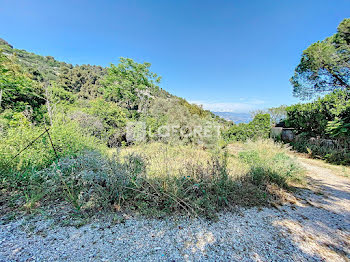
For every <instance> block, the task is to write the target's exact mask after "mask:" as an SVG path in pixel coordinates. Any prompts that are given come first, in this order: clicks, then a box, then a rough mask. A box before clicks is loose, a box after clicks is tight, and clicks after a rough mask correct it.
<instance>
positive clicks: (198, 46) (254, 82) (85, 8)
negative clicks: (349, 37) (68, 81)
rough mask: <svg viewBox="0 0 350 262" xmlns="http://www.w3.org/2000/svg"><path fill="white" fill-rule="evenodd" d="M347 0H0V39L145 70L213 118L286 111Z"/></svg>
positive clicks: (349, 8)
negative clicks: (298, 75) (316, 45)
mask: <svg viewBox="0 0 350 262" xmlns="http://www.w3.org/2000/svg"><path fill="white" fill-rule="evenodd" d="M349 15H350V1H349V0H317V1H316V0H307V1H305V0H303V1H302V0H293V1H281V0H266V1H264V0H255V1H243V0H242V1H234V0H231V1H223V0H216V1H214V0H212V1H205V0H201V1H191V0H176V1H171V0H158V1H153V0H145V1H133V0H131V1H112V0H110V1H108V0H99V1H89V0H85V1H82V0H76V1H73V0H70V1H66V0H60V1H48V0H45V1H39V0H26V1H24V0H22V1H17V0H0V22H1V25H2V26H1V29H0V37H1V38H4V39H5V40H7V41H8V42H9V43H10V44H12V45H14V46H15V47H16V48H19V49H26V50H28V51H31V52H34V53H38V54H41V55H52V56H54V57H55V58H56V59H58V60H61V61H65V62H69V63H72V64H96V65H102V66H107V65H109V64H110V63H111V62H112V63H117V61H118V58H119V57H130V58H133V59H135V60H136V61H138V62H143V61H147V62H150V63H152V70H153V71H154V72H156V73H158V74H159V75H161V76H162V77H163V80H162V84H161V87H163V88H164V89H166V90H167V91H169V92H171V93H173V94H175V95H177V96H180V97H184V98H186V99H187V100H189V101H192V102H196V103H201V104H203V105H204V107H205V108H207V109H211V110H214V111H234V112H249V111H250V110H253V109H257V108H266V107H271V106H278V105H281V104H292V103H295V102H298V99H296V98H293V96H292V87H291V85H290V83H289V78H290V77H291V76H292V74H293V70H294V68H295V66H296V65H297V64H298V62H299V60H300V55H301V53H302V51H303V50H304V49H305V48H307V47H308V46H309V45H310V44H311V43H313V42H316V41H317V40H322V39H324V38H325V37H327V36H329V35H332V34H333V33H335V31H336V28H337V25H338V24H339V23H340V22H341V21H342V20H343V19H344V18H346V17H349Z"/></svg>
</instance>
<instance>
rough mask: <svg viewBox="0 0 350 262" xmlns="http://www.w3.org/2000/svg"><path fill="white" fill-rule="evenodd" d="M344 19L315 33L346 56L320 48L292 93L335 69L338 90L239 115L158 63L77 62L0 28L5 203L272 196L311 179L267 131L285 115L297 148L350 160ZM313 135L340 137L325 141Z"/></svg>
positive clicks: (137, 205)
mask: <svg viewBox="0 0 350 262" xmlns="http://www.w3.org/2000/svg"><path fill="white" fill-rule="evenodd" d="M344 30H345V31H346V30H349V19H346V20H344V22H342V24H341V25H340V26H339V28H338V33H337V34H336V36H334V37H331V38H329V39H327V40H325V41H323V42H321V43H317V44H316V45H319V44H320V45H322V46H323V45H324V46H325V48H327V50H331V51H332V52H335V53H336V54H337V55H338V56H339V59H340V60H339V61H341V63H343V64H342V65H337V64H334V63H336V62H337V61H338V60H337V61H333V60H329V59H328V60H325V61H328V62H329V63H331V65H329V66H328V67H327V68H329V71H328V73H327V72H324V68H321V67H320V66H321V65H320V61H319V60H317V61H316V60H315V61H314V62H310V61H312V59H319V56H315V55H314V52H313V51H312V50H313V48H314V47H310V49H308V51H305V52H304V54H303V58H302V61H301V65H300V66H298V67H297V69H296V75H295V76H294V77H293V78H292V83H293V84H294V87H295V90H294V93H295V94H297V95H300V96H302V97H305V96H306V95H310V94H311V93H310V92H306V91H308V90H306V91H305V89H303V88H304V87H303V86H302V84H303V83H304V82H303V81H301V80H300V79H301V78H305V77H306V79H307V80H308V81H311V82H312V81H316V82H315V83H314V86H313V88H314V90H313V91H315V92H316V91H317V90H318V88H319V87H320V84H325V83H323V82H322V81H321V80H320V79H324V77H325V76H324V74H325V73H327V74H328V75H327V76H328V78H327V79H328V80H329V81H332V82H329V83H326V84H327V86H323V87H322V89H321V91H322V92H324V91H328V92H330V91H331V92H332V93H330V94H328V95H326V96H325V97H323V98H319V99H318V100H315V101H313V102H310V103H306V104H298V105H293V106H289V107H286V106H283V107H281V108H275V109H270V110H269V111H267V112H256V113H255V116H254V119H253V120H252V121H251V122H250V123H243V124H238V125H236V124H234V123H232V122H228V121H225V120H223V119H221V118H219V117H217V116H215V115H214V114H213V113H211V112H209V111H207V110H204V109H203V108H202V107H201V106H198V105H194V104H190V103H188V102H187V101H186V100H184V99H182V98H179V97H176V96H173V95H171V94H169V93H168V92H166V91H164V90H163V89H161V88H160V87H159V86H158V85H159V83H160V81H161V78H160V77H159V76H158V75H157V74H155V73H153V72H152V71H151V70H150V67H151V65H150V64H149V63H137V62H135V61H133V60H132V59H129V58H121V59H120V61H119V63H118V64H116V65H114V64H111V65H110V67H107V68H102V67H98V66H90V65H81V66H73V65H69V64H66V63H64V62H58V61H56V60H55V59H54V58H53V57H42V56H38V55H35V54H31V53H28V52H26V51H24V50H17V49H15V48H13V47H12V46H10V45H9V44H8V43H7V42H5V41H4V40H1V39H0V48H1V50H2V51H1V52H0V73H1V75H0V139H1V144H0V156H1V157H0V172H1V173H0V175H1V176H0V179H1V180H0V182H1V184H0V190H1V199H0V201H1V203H6V206H7V207H9V208H10V209H18V210H25V211H28V212H32V211H34V210H37V209H38V208H40V207H44V206H46V205H49V204H50V203H57V202H60V203H66V204H68V205H69V206H70V207H71V209H72V210H73V211H74V212H75V213H79V214H86V215H90V214H94V213H95V212H96V211H117V212H136V213H140V214H146V215H151V216H155V217H161V216H164V215H168V214H189V215H191V216H205V217H208V218H213V217H215V216H216V213H217V212H218V211H220V210H232V209H233V208H234V207H235V206H237V205H240V206H256V205H269V204H270V201H271V199H272V198H274V197H276V196H275V195H274V192H273V191H272V190H271V189H272V188H273V187H277V188H279V189H283V190H290V189H291V188H292V185H293V184H294V183H302V182H303V170H302V168H301V167H300V166H299V164H298V162H297V161H296V159H295V158H293V156H291V154H289V149H288V148H287V147H286V146H285V145H283V144H280V143H278V142H273V141H272V140H270V139H269V133H270V129H271V126H272V125H273V124H275V123H276V122H279V121H280V120H281V119H282V118H284V119H285V120H284V124H285V125H286V126H288V127H293V128H295V130H296V134H297V140H296V141H294V142H293V143H292V146H293V148H294V149H297V150H299V151H301V152H307V153H309V154H310V155H313V156H320V158H323V159H326V160H328V161H330V162H335V163H342V164H344V165H345V164H347V165H348V164H349V163H350V155H349V154H350V153H349V137H350V133H349V130H350V126H349V121H350V119H349V114H350V111H349V109H350V104H349V101H350V100H349V87H348V79H349V78H347V74H348V73H349V68H348V67H347V66H346V65H345V66H344V63H348V60H346V59H345V60H344V58H343V56H344V54H348V53H347V52H349V50H350V49H348V48H349V43H350V41H348V40H349V34H348V33H344V32H345V31H344ZM347 32H348V31H347ZM317 50H319V49H317ZM322 50H323V49H322ZM328 54H329V53H328V51H327V52H325V53H322V55H323V56H324V57H327V55H328ZM331 58H333V56H331ZM341 59H343V60H341ZM339 61H338V62H339ZM344 61H345V62H344ZM339 63H340V62H339ZM317 66H319V67H317ZM331 66H332V67H331ZM344 68H345V69H344ZM327 70H328V69H327ZM310 74H313V75H312V76H311V75H310ZM318 78H320V79H318ZM339 79H340V80H339ZM320 81H321V82H320ZM311 82H310V83H309V85H311V84H312V83H311ZM330 85H333V86H332V88H331V87H330ZM305 92H306V93H305ZM314 137H316V141H323V142H322V143H326V142H327V141H328V140H331V142H329V141H328V142H327V143H332V144H333V145H335V146H334V147H332V148H329V147H327V149H324V148H326V147H324V145H323V144H322V143H321V144H317V143H318V142H315V140H314V139H313V138H314ZM320 139H323V140H320ZM325 139H326V140H327V139H328V140H327V141H326V140H325Z"/></svg>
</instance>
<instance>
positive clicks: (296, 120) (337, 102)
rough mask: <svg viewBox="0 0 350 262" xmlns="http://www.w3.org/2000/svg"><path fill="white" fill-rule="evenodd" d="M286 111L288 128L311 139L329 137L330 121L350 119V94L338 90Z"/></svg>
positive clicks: (288, 108)
mask: <svg viewBox="0 0 350 262" xmlns="http://www.w3.org/2000/svg"><path fill="white" fill-rule="evenodd" d="M286 111H287V119H286V121H285V123H286V125H287V126H288V127H293V128H295V129H296V131H297V132H298V133H306V134H308V135H309V136H310V137H311V136H321V137H329V134H328V133H327V125H328V124H329V122H330V121H334V120H336V119H337V118H339V119H344V120H346V119H347V120H348V119H349V117H350V93H349V92H348V91H342V90H338V91H335V92H333V93H331V94H328V95H326V96H324V97H323V98H319V99H317V100H316V101H314V102H312V103H305V104H296V105H292V106H289V107H287V108H286ZM347 120H346V121H347Z"/></svg>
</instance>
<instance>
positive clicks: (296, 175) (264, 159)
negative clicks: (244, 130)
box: [239, 140, 302, 187]
mask: <svg viewBox="0 0 350 262" xmlns="http://www.w3.org/2000/svg"><path fill="white" fill-rule="evenodd" d="M287 152H288V151H287V149H286V148H285V147H284V146H283V145H282V144H277V143H274V142H273V141H272V140H258V141H256V142H252V141H249V142H248V143H247V144H246V145H245V150H244V151H242V152H240V153H239V158H240V159H241V160H242V161H244V162H245V163H247V164H248V165H249V166H250V171H249V174H250V175H251V177H252V181H253V183H255V184H257V185H264V184H269V183H275V184H277V185H279V186H282V187H288V184H289V183H290V182H295V181H300V180H301V176H300V174H301V173H302V169H301V167H300V166H299V165H298V163H297V162H296V160H295V159H293V158H291V157H290V156H289V155H288V154H287Z"/></svg>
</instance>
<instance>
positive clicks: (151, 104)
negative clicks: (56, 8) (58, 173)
mask: <svg viewBox="0 0 350 262" xmlns="http://www.w3.org/2000/svg"><path fill="white" fill-rule="evenodd" d="M0 50H2V52H1V53H2V54H3V55H2V61H3V65H4V68H5V69H6V72H7V74H9V75H10V73H11V72H12V74H13V75H17V76H16V77H18V79H17V80H18V84H17V85H16V91H15V90H13V89H12V88H11V87H10V85H9V87H8V90H6V87H5V88H4V90H3V95H2V103H1V106H2V107H3V108H4V109H5V111H6V112H7V116H6V117H3V121H2V125H4V126H5V129H6V125H9V121H7V122H6V119H7V120H8V119H10V115H11V114H12V116H13V114H15V113H21V112H24V111H23V110H27V111H28V110H29V111H30V112H31V114H30V117H29V118H28V117H27V118H28V119H29V121H30V122H32V123H36V125H37V124H39V123H42V122H43V121H44V122H45V121H46V123H49V122H50V123H51V124H52V122H53V118H55V117H56V118H60V117H62V115H64V116H65V117H67V116H68V117H70V119H71V120H74V121H75V122H78V123H79V125H80V126H81V127H82V128H83V129H84V130H85V131H86V132H88V133H89V134H91V135H93V136H95V137H97V138H98V139H100V140H102V141H103V142H104V143H107V144H108V146H118V145H120V144H121V143H122V142H123V143H126V142H127V141H126V126H127V125H128V123H129V122H135V121H141V122H144V123H145V124H146V127H147V130H151V132H153V133H155V132H156V129H157V128H159V127H160V126H162V125H164V124H167V123H168V124H172V125H179V126H183V125H184V124H186V125H192V126H195V125H199V124H200V123H202V122H203V123H204V122H207V121H209V122H213V123H214V122H215V123H220V124H222V123H224V122H225V121H224V120H222V119H220V118H219V117H217V116H215V115H214V114H213V113H211V112H210V111H206V110H203V109H202V108H201V107H199V106H197V105H193V104H190V103H188V102H187V101H186V100H185V99H182V98H179V97H176V96H174V95H172V94H170V93H168V92H167V91H165V90H163V89H162V88H160V87H159V86H158V85H159V83H160V77H159V76H158V75H157V74H155V73H153V72H151V71H150V67H151V64H149V63H142V64H140V63H136V62H134V61H133V60H132V59H128V58H121V59H120V62H119V64H117V65H114V64H111V66H110V67H107V68H105V67H101V66H95V65H71V64H67V63H65V62H61V61H57V60H56V59H55V58H54V57H52V56H41V55H37V54H34V53H30V52H27V51H25V50H20V49H16V48H14V47H13V46H11V45H10V44H9V43H7V42H6V41H5V40H3V39H0ZM11 81H12V80H11ZM29 93H30V96H29V95H28V94H29ZM87 123H88V124H87ZM151 137H153V138H151ZM147 139H148V140H152V139H155V140H158V139H159V137H157V136H151V135H150V136H148V137H147ZM176 139H177V140H184V139H182V138H181V137H177V138H176ZM190 140H191V139H190Z"/></svg>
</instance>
